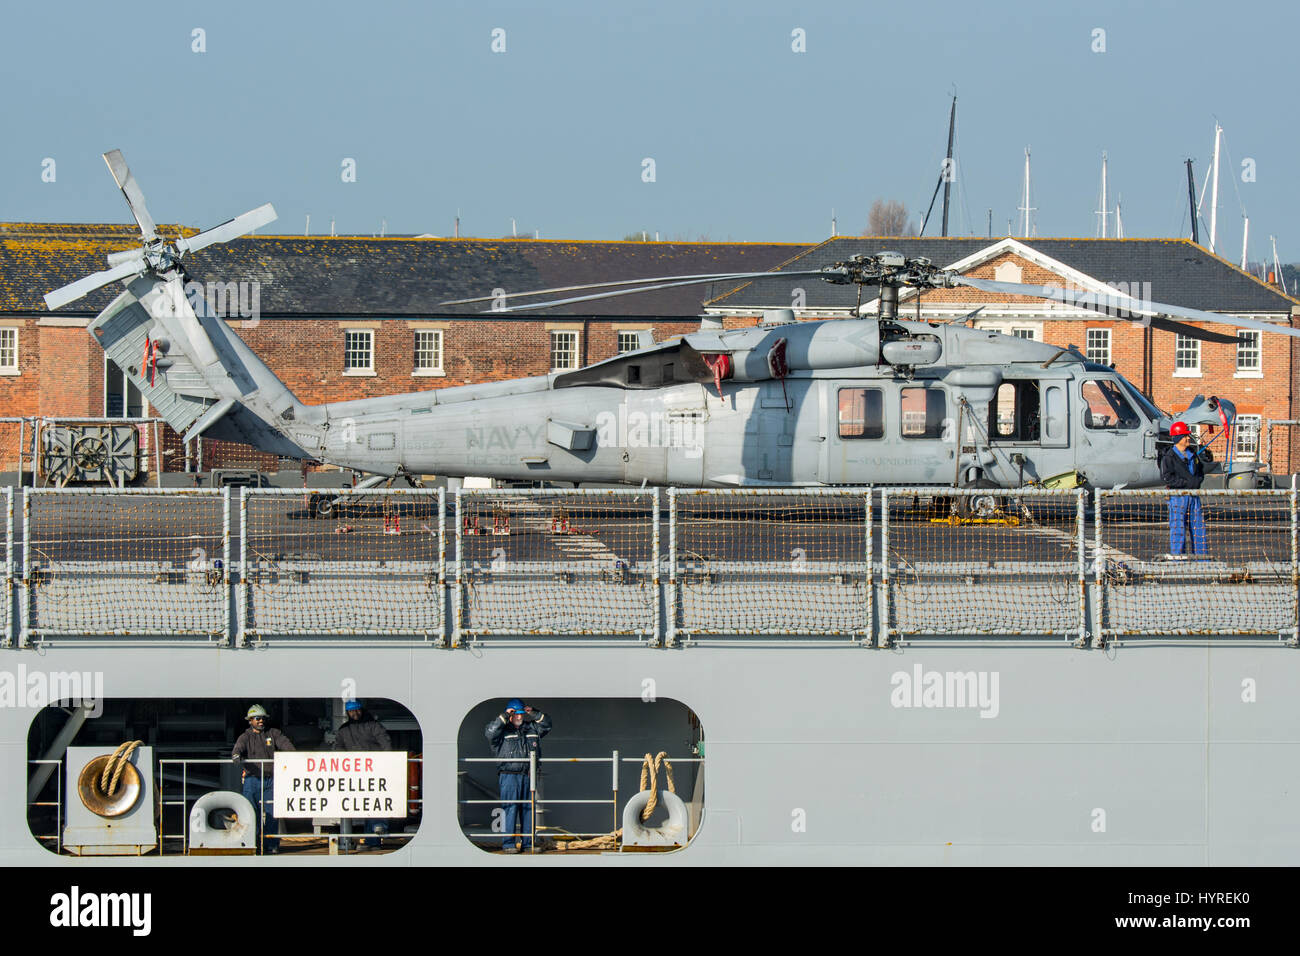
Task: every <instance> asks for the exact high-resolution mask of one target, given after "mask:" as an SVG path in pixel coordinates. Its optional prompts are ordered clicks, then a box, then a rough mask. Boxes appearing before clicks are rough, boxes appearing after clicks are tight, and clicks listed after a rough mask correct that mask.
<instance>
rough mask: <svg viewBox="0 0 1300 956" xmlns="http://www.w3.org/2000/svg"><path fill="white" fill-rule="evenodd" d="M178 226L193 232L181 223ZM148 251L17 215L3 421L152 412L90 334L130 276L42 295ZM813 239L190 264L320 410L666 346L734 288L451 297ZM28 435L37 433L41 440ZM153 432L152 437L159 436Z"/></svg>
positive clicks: (106, 230)
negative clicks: (496, 308)
mask: <svg viewBox="0 0 1300 956" xmlns="http://www.w3.org/2000/svg"><path fill="white" fill-rule="evenodd" d="M161 231H163V232H164V233H165V234H176V233H177V232H179V231H181V227H178V226H170V227H167V226H164V227H161ZM184 231H185V232H186V233H187V234H189V233H192V232H193V230H184ZM138 244H139V232H138V230H137V229H136V228H135V227H134V226H115V225H108V226H103V225H89V226H87V225H42V224H12V223H11V224H0V417H8V418H14V417H21V416H31V417H35V416H39V417H43V418H69V417H96V416H104V417H120V416H145V415H147V414H148V411H149V409H148V408H147V406H146V404H145V403H144V402H143V400H142V398H141V396H140V393H139V392H138V390H136V389H135V387H134V386H132V385H131V384H130V382H129V381H128V380H127V378H126V376H125V375H124V374H123V373H122V371H121V370H120V369H118V368H117V367H116V366H114V365H113V364H112V363H111V362H109V361H107V360H106V358H105V356H104V353H103V351H102V350H101V349H100V348H99V347H98V346H97V345H96V344H95V343H94V342H93V341H92V340H91V338H90V336H89V335H87V334H86V326H87V324H88V323H89V321H90V320H91V319H92V318H93V317H94V316H95V315H97V314H98V313H99V311H100V310H102V309H103V308H104V307H105V306H107V305H108V304H109V303H110V302H111V301H112V300H113V298H114V297H115V296H116V295H117V294H118V293H119V292H120V291H121V287H120V286H119V285H118V284H117V283H114V284H113V285H111V286H109V287H107V288H105V289H102V290H99V291H98V292H95V293H92V294H91V295H89V296H87V297H86V298H84V299H82V300H80V301H78V302H75V303H73V304H72V305H70V306H68V307H66V308H64V309H60V310H59V311H58V312H57V313H50V312H48V311H47V310H46V308H45V304H44V301H43V299H42V296H43V295H44V294H45V293H46V292H48V291H50V290H52V289H55V288H58V287H59V286H62V285H65V284H66V283H69V282H72V281H75V280H76V279H78V278H80V277H82V276H85V275H88V274H90V273H92V272H97V271H99V270H101V269H103V268H104V261H105V260H104V257H105V256H106V255H107V254H108V253H110V252H115V251H118V250H122V249H130V248H135V247H138ZM807 248H808V246H807V245H801V244H782V243H677V242H663V243H654V242H648V243H647V242H571V241H556V240H541V241H535V240H511V239H506V240H493V241H489V240H479V239H406V238H391V237H390V238H384V239H365V238H357V237H337V238H327V237H250V238H245V239H240V240H237V241H235V242H232V243H228V244H225V245H216V246H211V247H209V248H207V249H204V250H202V251H201V252H199V253H197V254H195V255H194V256H192V257H189V258H187V259H186V270H187V275H188V276H189V278H190V279H191V280H193V281H194V282H196V283H199V288H200V291H201V292H202V294H203V295H204V296H205V298H206V300H207V301H208V302H209V304H210V305H213V306H215V310H216V311H217V313H218V314H221V315H223V316H225V317H226V318H227V319H228V321H230V322H231V324H232V325H233V326H234V327H235V329H236V330H237V331H238V333H239V335H240V336H241V337H242V338H243V339H244V340H245V341H246V342H247V343H248V344H249V346H250V347H251V348H253V349H254V351H256V352H257V353H258V354H259V355H261V356H262V358H263V359H264V360H265V361H266V362H267V364H268V365H269V366H270V367H271V369H272V370H273V371H274V372H275V373H276V375H278V376H279V377H280V378H281V379H283V380H284V382H285V383H286V384H287V385H288V386H289V387H290V388H291V389H292V390H293V391H294V392H295V393H296V394H297V395H298V396H299V398H301V399H302V400H303V401H305V402H308V403H311V404H315V403H320V402H330V401H344V400H348V399H357V398H367V397H371V396H375V395H385V394H394V393H401V392H412V391H419V390H422V389H428V388H441V387H443V386H447V385H461V384H467V383H472V382H486V381H496V380H500V379H506V378H516V377H519V376H525V375H537V374H543V373H545V372H548V371H551V370H552V369H557V368H577V367H579V366H581V365H585V364H588V363H590V362H596V361H599V360H601V359H605V358H609V357H611V356H613V355H615V354H617V352H618V351H619V350H620V349H622V350H626V349H629V348H634V347H636V341H637V334H638V333H639V332H642V331H646V330H648V331H650V332H651V333H652V334H653V335H654V336H655V337H656V339H663V338H666V337H669V336H672V335H680V334H683V333H685V332H690V331H694V330H695V329H696V328H698V322H699V314H700V304H701V301H702V300H703V298H705V297H707V296H708V295H709V294H711V292H712V291H717V290H710V287H709V286H707V285H703V286H689V287H682V288H675V289H665V290H660V291H657V292H652V293H646V294H642V295H637V296H625V297H618V298H612V299H608V300H602V301H600V302H595V303H576V304H574V305H572V306H560V307H556V308H552V309H548V310H546V312H545V314H537V315H527V314H524V315H514V314H511V315H501V316H497V317H493V316H491V315H487V316H484V315H483V314H482V313H483V311H484V310H486V309H488V308H489V306H490V303H482V304H478V305H465V306H452V307H449V306H445V305H443V303H444V302H446V301H448V300H452V299H461V298H468V297H471V296H492V295H493V294H494V293H497V294H499V293H501V292H505V293H512V294H513V293H518V292H524V291H528V290H535V289H543V288H554V287H571V286H584V285H589V284H591V283H599V282H602V281H603V282H609V281H614V280H619V279H636V278H645V277H654V276H664V275H700V274H706V273H707V274H711V273H718V272H726V273H734V272H755V271H764V270H768V269H771V268H773V267H775V266H777V265H779V264H780V263H782V262H783V261H785V260H787V259H790V258H792V257H793V256H795V255H798V254H799V253H801V252H803V251H805V250H806V249H807ZM732 284H733V285H734V283H732ZM726 287H728V288H729V287H730V286H726ZM571 294H572V295H581V294H582V292H581V291H578V292H574V293H571ZM511 304H514V303H513V302H511ZM9 330H12V331H9ZM19 431H20V426H19V425H17V424H16V423H12V422H11V423H7V424H6V423H3V422H0V471H8V470H11V469H12V468H13V465H12V464H10V463H11V462H13V461H14V460H15V456H16V454H17V443H18V440H19ZM25 434H26V436H27V437H26V438H25V439H24V443H26V442H29V441H30V434H31V433H30V431H26V432H25ZM160 438H161V441H162V443H163V445H164V447H165V449H166V451H167V453H168V454H167V456H166V461H165V462H164V466H165V467H168V468H179V467H183V462H184V461H185V456H184V454H183V452H182V451H181V450H180V449H178V448H177V447H176V444H177V440H176V436H175V435H172V434H170V432H166V433H164V434H161V435H160ZM143 440H144V442H145V444H146V445H147V443H148V441H149V435H148V434H147V433H146V434H145V435H144V436H143ZM216 452H217V448H216V446H215V444H214V443H208V448H207V452H206V454H205V462H206V463H208V464H212V463H215V462H217V461H219V460H222V459H224V460H225V461H227V462H233V461H237V460H238V461H242V460H248V461H252V462H254V463H257V464H260V465H262V466H264V467H271V466H273V464H274V463H273V462H268V461H265V460H264V459H263V457H262V456H256V455H253V454H252V453H251V452H250V451H249V450H248V449H246V448H238V447H237V448H224V449H221V450H220V454H219V455H218V454H216Z"/></svg>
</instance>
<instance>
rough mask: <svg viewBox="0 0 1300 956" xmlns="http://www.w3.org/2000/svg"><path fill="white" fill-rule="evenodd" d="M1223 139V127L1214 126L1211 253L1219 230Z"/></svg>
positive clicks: (1216, 124)
mask: <svg viewBox="0 0 1300 956" xmlns="http://www.w3.org/2000/svg"><path fill="white" fill-rule="evenodd" d="M1222 138H1223V127H1222V126H1220V125H1219V124H1218V123H1215V124H1214V175H1213V185H1212V186H1211V188H1210V251H1211V252H1213V251H1214V240H1215V238H1216V237H1217V236H1218V228H1219V141H1220V140H1221V139H1222Z"/></svg>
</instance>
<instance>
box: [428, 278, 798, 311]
mask: <svg viewBox="0 0 1300 956" xmlns="http://www.w3.org/2000/svg"><path fill="white" fill-rule="evenodd" d="M813 274H815V273H812V272H714V273H709V274H705V275H693V276H651V277H650V278H648V279H623V280H622V281H619V282H592V283H589V284H587V285H561V286H556V287H555V288H553V289H534V290H533V291H531V292H507V293H505V295H504V297H505V298H507V299H513V298H518V297H519V296H524V295H553V294H555V293H556V292H580V291H582V290H583V289H605V288H610V289H612V288H616V287H618V286H625V285H640V284H643V283H646V282H682V283H684V284H685V283H689V282H715V281H719V282H720V281H722V280H724V279H757V278H762V277H763V276H783V275H813ZM497 298H501V297H500V296H495V295H481V296H478V297H477V298H473V299H452V300H450V301H448V302H443V303H440V304H441V305H472V304H473V303H475V302H490V301H491V300H493V299H497Z"/></svg>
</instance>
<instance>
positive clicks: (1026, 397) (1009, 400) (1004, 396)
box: [989, 380, 1042, 442]
mask: <svg viewBox="0 0 1300 956" xmlns="http://www.w3.org/2000/svg"><path fill="white" fill-rule="evenodd" d="M1041 420H1042V419H1041V414H1040V411H1039V396H1038V383H1037V382H1035V381H1032V380H1020V381H1016V380H1012V381H1005V382H1003V383H1002V384H1001V385H999V386H998V390H997V392H996V393H994V395H993V401H991V402H989V437H990V438H991V439H992V440H993V441H995V442H1036V441H1038V440H1039V429H1040V427H1041Z"/></svg>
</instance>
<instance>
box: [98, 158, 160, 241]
mask: <svg viewBox="0 0 1300 956" xmlns="http://www.w3.org/2000/svg"><path fill="white" fill-rule="evenodd" d="M104 162H106V163H108V171H109V172H110V173H112V174H113V181H114V182H115V183H117V188H118V189H120V190H122V195H123V196H125V197H126V204H127V205H128V206H130V207H131V215H133V216H135V221H136V222H137V223H139V225H140V231H141V232H142V233H144V240H145V242H152V241H153V240H155V239H157V238H158V229H157V227H156V226H155V225H154V221H153V217H152V216H150V215H149V209H148V207H147V206H145V204H144V193H143V192H141V191H140V185H139V184H138V183H137V182H136V181H135V177H134V176H132V175H131V167H129V166H128V165H127V164H126V160H125V159H123V158H122V151H121V150H120V149H115V150H112V151H111V152H107V153H105V154H104Z"/></svg>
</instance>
